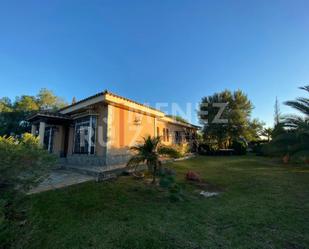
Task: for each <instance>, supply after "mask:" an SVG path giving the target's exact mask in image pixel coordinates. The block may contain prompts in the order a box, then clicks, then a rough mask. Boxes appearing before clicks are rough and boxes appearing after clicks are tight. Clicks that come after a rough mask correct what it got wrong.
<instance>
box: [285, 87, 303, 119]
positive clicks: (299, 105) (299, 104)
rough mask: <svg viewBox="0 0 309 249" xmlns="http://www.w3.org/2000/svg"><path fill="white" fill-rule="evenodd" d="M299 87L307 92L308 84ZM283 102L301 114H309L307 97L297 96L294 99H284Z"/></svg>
mask: <svg viewBox="0 0 309 249" xmlns="http://www.w3.org/2000/svg"><path fill="white" fill-rule="evenodd" d="M299 89H301V90H305V91H306V92H307V93H309V85H308V86H303V87H300V88H299ZM284 104H285V105H287V106H290V107H292V108H294V109H296V110H298V111H300V112H301V113H302V114H304V115H305V116H307V118H308V116H309V99H308V98H303V97H299V98H297V99H296V100H290V101H286V102H284Z"/></svg>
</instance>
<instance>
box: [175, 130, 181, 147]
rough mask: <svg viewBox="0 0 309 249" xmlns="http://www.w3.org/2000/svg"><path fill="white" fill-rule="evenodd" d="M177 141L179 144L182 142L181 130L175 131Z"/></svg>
mask: <svg viewBox="0 0 309 249" xmlns="http://www.w3.org/2000/svg"><path fill="white" fill-rule="evenodd" d="M175 142H176V143H177V144H180V143H181V134H180V131H175Z"/></svg>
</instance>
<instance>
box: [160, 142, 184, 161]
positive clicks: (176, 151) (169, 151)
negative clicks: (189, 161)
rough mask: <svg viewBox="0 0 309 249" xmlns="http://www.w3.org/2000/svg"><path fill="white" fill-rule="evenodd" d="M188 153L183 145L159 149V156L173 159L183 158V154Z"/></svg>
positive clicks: (164, 146)
mask: <svg viewBox="0 0 309 249" xmlns="http://www.w3.org/2000/svg"><path fill="white" fill-rule="evenodd" d="M187 152H188V147H187V146H185V145H172V146H167V145H162V146H160V148H159V154H161V155H164V154H166V155H169V156H171V157H173V158H180V157H183V156H185V154H186V153H187Z"/></svg>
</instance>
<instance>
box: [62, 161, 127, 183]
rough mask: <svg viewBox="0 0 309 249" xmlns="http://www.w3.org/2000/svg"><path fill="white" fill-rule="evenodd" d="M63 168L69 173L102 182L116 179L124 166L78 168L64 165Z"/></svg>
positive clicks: (78, 166)
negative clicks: (72, 172) (69, 171)
mask: <svg viewBox="0 0 309 249" xmlns="http://www.w3.org/2000/svg"><path fill="white" fill-rule="evenodd" d="M62 167H63V168H65V169H67V170H71V171H75V172H78V173H80V174H84V175H90V176H94V177H96V180H97V181H103V180H107V179H112V178H116V177H117V175H119V174H121V173H122V172H123V171H125V168H126V165H125V164H119V165H108V166H80V165H72V164H65V165H62Z"/></svg>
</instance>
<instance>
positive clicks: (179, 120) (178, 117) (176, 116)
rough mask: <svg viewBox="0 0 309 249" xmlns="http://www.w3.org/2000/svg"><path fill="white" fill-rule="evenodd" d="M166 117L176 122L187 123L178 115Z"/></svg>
mask: <svg viewBox="0 0 309 249" xmlns="http://www.w3.org/2000/svg"><path fill="white" fill-rule="evenodd" d="M166 116H168V117H170V118H173V119H175V120H176V121H178V122H182V123H189V122H188V120H186V119H185V118H183V117H181V116H179V115H166Z"/></svg>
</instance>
